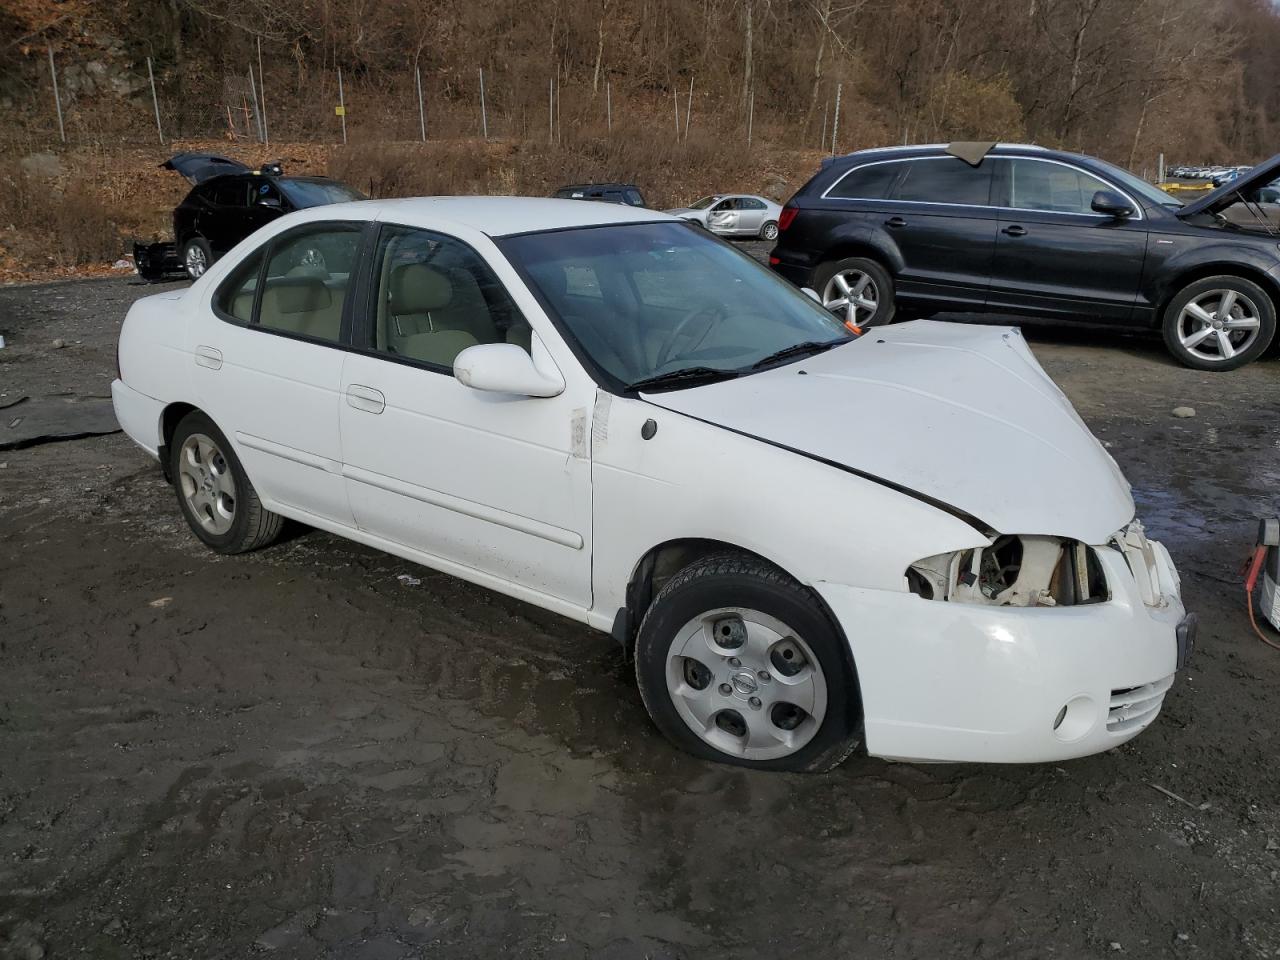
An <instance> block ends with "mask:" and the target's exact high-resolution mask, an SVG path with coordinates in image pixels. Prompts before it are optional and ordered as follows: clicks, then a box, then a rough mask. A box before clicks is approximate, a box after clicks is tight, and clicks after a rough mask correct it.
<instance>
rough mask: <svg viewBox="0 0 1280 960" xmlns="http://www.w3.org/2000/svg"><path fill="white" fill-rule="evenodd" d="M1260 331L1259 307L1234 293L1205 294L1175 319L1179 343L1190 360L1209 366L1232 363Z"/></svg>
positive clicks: (1223, 291)
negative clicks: (1206, 363) (1209, 364)
mask: <svg viewBox="0 0 1280 960" xmlns="http://www.w3.org/2000/svg"><path fill="white" fill-rule="evenodd" d="M1261 330H1262V319H1261V315H1260V313H1259V312H1258V306H1257V304H1255V303H1254V302H1253V301H1252V300H1251V299H1250V298H1249V297H1247V296H1245V295H1244V294H1243V293H1240V292H1239V291H1236V290H1208V291H1206V292H1205V293H1202V294H1200V295H1199V296H1197V297H1194V298H1193V299H1192V300H1190V301H1189V302H1188V303H1187V305H1186V306H1185V307H1183V308H1182V312H1181V313H1180V314H1179V315H1178V329H1177V333H1178V339H1179V340H1180V341H1181V342H1182V346H1183V347H1185V348H1186V350H1187V352H1188V353H1190V354H1191V355H1192V356H1194V357H1196V358H1198V359H1200V360H1205V361H1208V362H1210V363H1221V362H1223V361H1226V360H1231V359H1233V358H1234V357H1235V356H1236V355H1237V354H1238V353H1240V352H1241V351H1244V350H1247V349H1249V347H1251V346H1253V343H1254V341H1255V340H1257V339H1258V336H1259V334H1260V332H1261Z"/></svg>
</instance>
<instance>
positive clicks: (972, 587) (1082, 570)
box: [906, 535, 1109, 607]
mask: <svg viewBox="0 0 1280 960" xmlns="http://www.w3.org/2000/svg"><path fill="white" fill-rule="evenodd" d="M906 579H907V588H908V589H909V590H910V591H911V592H912V593H914V594H916V595H917V596H920V597H923V598H924V599H926V600H951V601H954V602H956V603H982V604H988V605H990V606H1000V607H1006V606H1007V607H1057V606H1074V605H1076V604H1081V603H1099V602H1101V601H1103V600H1106V599H1108V597H1109V594H1108V592H1107V580H1106V576H1105V575H1104V574H1103V572H1102V565H1101V564H1100V563H1099V562H1098V557H1097V554H1096V553H1095V552H1094V551H1093V548H1091V547H1089V546H1087V545H1086V544H1083V543H1080V542H1079V541H1076V540H1066V539H1063V538H1061V537H1043V536H1010V535H1004V536H1000V537H997V538H996V539H995V541H994V542H993V543H992V544H991V545H990V546H988V547H980V548H977V549H973V550H960V551H957V552H955V553H942V554H938V555H937V556H933V557H926V558H925V559H923V560H920V561H919V562H917V563H913V564H912V565H911V566H910V567H909V568H908V569H907V571H906Z"/></svg>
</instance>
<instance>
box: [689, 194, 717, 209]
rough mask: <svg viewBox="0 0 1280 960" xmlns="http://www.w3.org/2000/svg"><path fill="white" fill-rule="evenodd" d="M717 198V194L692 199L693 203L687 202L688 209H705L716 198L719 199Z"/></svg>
mask: <svg viewBox="0 0 1280 960" xmlns="http://www.w3.org/2000/svg"><path fill="white" fill-rule="evenodd" d="M719 199H720V197H719V196H714V197H703V198H702V199H701V200H696V201H694V202H693V203H691V204H689V209H690V210H705V209H707V207H709V206H711V205H712V204H713V203H715V202H716V201H717V200H719Z"/></svg>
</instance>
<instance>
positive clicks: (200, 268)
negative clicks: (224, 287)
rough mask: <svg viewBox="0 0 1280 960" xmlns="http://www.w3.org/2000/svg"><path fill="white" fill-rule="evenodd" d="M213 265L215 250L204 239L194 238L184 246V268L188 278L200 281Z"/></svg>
mask: <svg viewBox="0 0 1280 960" xmlns="http://www.w3.org/2000/svg"><path fill="white" fill-rule="evenodd" d="M212 263H213V250H212V249H211V248H210V246H209V241H207V240H205V238H204V237H192V238H191V239H190V240H188V241H187V242H186V243H184V244H183V245H182V266H183V268H184V269H185V270H186V271H187V276H188V277H190V278H191V279H192V280H199V279H200V278H201V277H202V276H204V272H205V271H206V270H208V269H209V267H210V265H211V264H212Z"/></svg>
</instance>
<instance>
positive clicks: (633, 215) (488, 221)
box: [317, 197, 682, 237]
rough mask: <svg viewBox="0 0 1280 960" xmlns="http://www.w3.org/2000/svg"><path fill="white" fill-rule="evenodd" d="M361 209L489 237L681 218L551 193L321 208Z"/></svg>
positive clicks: (372, 215)
mask: <svg viewBox="0 0 1280 960" xmlns="http://www.w3.org/2000/svg"><path fill="white" fill-rule="evenodd" d="M345 208H350V210H352V211H359V215H360V218H363V219H377V220H384V221H391V222H395V223H400V224H403V225H404V226H410V227H424V228H427V229H430V228H431V227H433V226H435V227H447V226H462V227H468V228H470V229H472V230H476V231H479V232H480V233H484V234H487V235H488V236H490V237H505V236H511V235H512V234H517V233H538V232H542V231H545V230H566V229H572V228H574V227H596V226H604V225H607V224H614V223H654V222H657V221H671V222H673V223H680V222H682V221H680V220H679V219H678V218H676V217H671V216H667V215H666V214H664V213H658V212H656V211H654V210H647V209H645V208H643V207H629V206H626V205H623V204H613V203H583V202H582V201H580V200H558V199H555V198H550V197H409V198H404V199H394V200H361V201H357V202H355V203H350V204H346V203H342V204H334V205H332V206H329V207H324V208H317V209H323V210H326V211H328V212H329V213H330V215H331V214H332V211H334V210H336V209H345Z"/></svg>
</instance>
